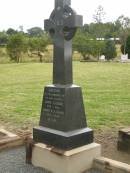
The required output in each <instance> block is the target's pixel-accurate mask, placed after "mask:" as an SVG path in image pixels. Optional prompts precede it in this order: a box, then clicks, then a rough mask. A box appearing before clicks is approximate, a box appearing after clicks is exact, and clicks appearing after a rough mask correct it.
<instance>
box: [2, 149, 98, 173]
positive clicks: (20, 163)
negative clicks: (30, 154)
mask: <svg viewBox="0 0 130 173" xmlns="http://www.w3.org/2000/svg"><path fill="white" fill-rule="evenodd" d="M0 173H50V172H48V171H45V170H43V169H40V168H35V167H33V166H32V165H28V164H26V163H25V148H24V147H19V148H15V149H11V150H4V151H2V152H0ZM86 173H101V172H99V171H95V170H92V171H87V172H86Z"/></svg>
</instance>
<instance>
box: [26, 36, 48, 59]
mask: <svg viewBox="0 0 130 173" xmlns="http://www.w3.org/2000/svg"><path fill="white" fill-rule="evenodd" d="M49 43H50V41H49V38H48V37H47V36H46V35H44V36H42V37H33V38H30V39H29V42H28V44H29V50H30V51H31V52H33V51H35V52H36V53H33V54H37V55H38V56H39V58H40V62H42V61H43V60H42V58H43V52H45V51H46V47H47V45H48V44H49Z"/></svg>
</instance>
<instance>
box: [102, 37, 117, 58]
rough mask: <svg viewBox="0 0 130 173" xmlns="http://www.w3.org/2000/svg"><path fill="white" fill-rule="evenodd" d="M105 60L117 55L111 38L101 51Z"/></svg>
mask: <svg viewBox="0 0 130 173" xmlns="http://www.w3.org/2000/svg"><path fill="white" fill-rule="evenodd" d="M103 54H104V55H105V57H106V59H107V60H110V59H114V58H115V57H116V56H117V53H116V47H115V43H114V42H113V41H111V40H107V41H106V44H105V48H104V51H103Z"/></svg>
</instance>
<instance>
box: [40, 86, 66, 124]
mask: <svg viewBox="0 0 130 173" xmlns="http://www.w3.org/2000/svg"><path fill="white" fill-rule="evenodd" d="M64 100H65V95H64V92H63V90H62V89H61V88H60V89H58V88H46V92H45V94H44V110H43V111H44V112H43V113H44V114H45V115H46V120H47V121H49V122H50V121H51V122H53V123H54V122H57V121H58V120H59V119H60V118H63V116H64V114H65V111H64Z"/></svg>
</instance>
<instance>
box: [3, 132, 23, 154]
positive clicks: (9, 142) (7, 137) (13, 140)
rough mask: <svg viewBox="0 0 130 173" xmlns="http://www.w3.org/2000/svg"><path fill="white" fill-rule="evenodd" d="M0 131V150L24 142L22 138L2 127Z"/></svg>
mask: <svg viewBox="0 0 130 173" xmlns="http://www.w3.org/2000/svg"><path fill="white" fill-rule="evenodd" d="M0 133H1V134H3V137H2V138H0V151H1V150H3V149H6V148H12V147H16V146H21V145H23V144H24V139H23V138H22V137H20V136H18V135H16V134H13V133H11V132H8V131H7V130H4V129H0Z"/></svg>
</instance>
